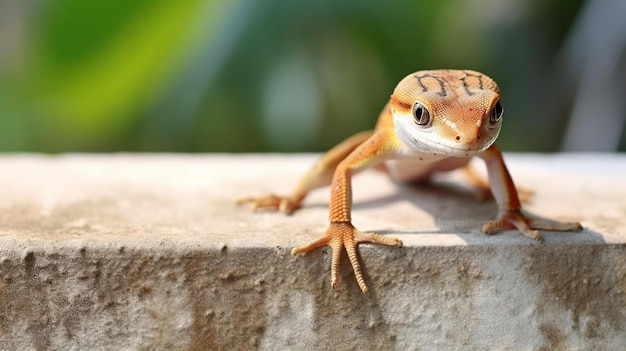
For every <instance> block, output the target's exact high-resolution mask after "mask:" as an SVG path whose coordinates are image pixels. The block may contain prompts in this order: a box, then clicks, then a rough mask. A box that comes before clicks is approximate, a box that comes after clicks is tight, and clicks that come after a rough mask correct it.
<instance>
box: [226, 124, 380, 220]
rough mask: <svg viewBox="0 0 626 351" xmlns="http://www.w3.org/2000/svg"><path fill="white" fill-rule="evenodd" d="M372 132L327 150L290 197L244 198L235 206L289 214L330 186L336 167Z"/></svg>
mask: <svg viewBox="0 0 626 351" xmlns="http://www.w3.org/2000/svg"><path fill="white" fill-rule="evenodd" d="M372 133H373V131H365V132H361V133H358V134H355V135H353V136H351V137H350V138H348V139H346V140H344V141H343V142H341V143H339V144H338V145H336V146H335V147H333V148H332V149H330V150H328V151H327V152H326V153H325V154H324V155H323V156H322V157H321V158H320V159H319V160H318V161H317V162H316V163H315V165H313V167H311V168H310V169H309V170H308V171H307V172H306V173H305V174H304V175H303V176H302V178H300V181H299V182H298V184H297V185H296V187H295V188H294V190H293V191H292V192H291V195H288V196H280V195H274V194H270V195H265V196H260V197H245V198H241V199H238V200H237V204H238V205H240V204H244V203H252V210H253V211H256V210H257V209H270V210H280V211H282V212H284V213H285V214H291V213H293V212H294V211H296V210H297V209H299V208H300V206H301V205H302V201H303V200H304V198H305V197H306V196H307V194H308V193H309V192H311V191H312V190H314V189H317V188H321V187H324V186H327V185H329V184H330V182H331V181H332V179H333V172H334V171H335V168H337V165H338V164H339V163H340V162H341V161H342V160H343V159H345V158H346V157H347V156H348V155H349V154H350V153H351V152H352V151H354V149H356V148H357V147H358V146H359V145H361V144H362V143H363V142H364V141H365V140H367V138H369V137H370V136H371V135H372Z"/></svg>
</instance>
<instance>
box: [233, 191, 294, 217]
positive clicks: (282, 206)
mask: <svg viewBox="0 0 626 351" xmlns="http://www.w3.org/2000/svg"><path fill="white" fill-rule="evenodd" d="M245 203H252V211H257V210H275V211H277V210H279V211H281V212H283V213H285V214H292V213H294V212H295V211H296V210H297V209H299V208H300V205H301V202H300V201H295V200H294V199H292V198H291V197H288V196H277V195H273V194H270V195H265V196H261V197H243V198H240V199H237V201H236V204H237V205H242V204H245Z"/></svg>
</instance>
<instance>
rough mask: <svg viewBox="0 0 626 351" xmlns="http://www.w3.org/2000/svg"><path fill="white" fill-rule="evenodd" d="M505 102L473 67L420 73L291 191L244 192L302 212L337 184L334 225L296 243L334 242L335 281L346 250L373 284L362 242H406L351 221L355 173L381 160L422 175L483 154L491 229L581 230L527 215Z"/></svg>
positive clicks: (396, 174) (393, 169)
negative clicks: (504, 135)
mask: <svg viewBox="0 0 626 351" xmlns="http://www.w3.org/2000/svg"><path fill="white" fill-rule="evenodd" d="M501 115H502V107H501V104H500V90H499V88H498V85H497V84H496V83H495V82H494V81H493V80H492V79H491V78H489V77H487V76H485V75H484V74H482V73H479V72H475V71H468V70H433V71H418V72H415V73H412V74H410V75H408V76H406V77H405V78H404V79H402V80H401V81H400V83H398V86H397V87H396V89H395V90H394V92H393V94H392V96H391V99H390V100H389V103H388V104H387V105H386V106H385V108H384V109H383V111H382V112H381V114H380V116H379V119H378V122H377V124H376V128H375V129H374V130H373V131H366V132H362V133H359V134H356V135H354V136H352V137H350V138H348V139H346V140H345V141H344V142H342V143H340V144H339V145H337V146H335V147H334V148H332V149H331V150H329V151H328V152H327V153H326V154H324V155H323V156H322V157H321V159H320V160H319V161H318V162H317V163H316V164H315V165H314V166H313V167H312V168H311V169H310V170H309V171H308V172H307V173H306V174H305V175H304V176H303V177H302V179H301V180H300V182H299V183H298V185H297V186H296V188H295V189H294V191H293V193H292V194H291V195H290V196H276V195H268V196H265V197H260V198H244V199H240V200H239V201H238V202H239V203H243V202H253V208H254V209H257V208H274V209H280V210H281V211H283V212H285V213H292V212H293V211H295V210H297V209H298V208H299V207H300V205H301V203H302V201H303V200H304V198H305V197H306V195H307V194H308V193H309V192H310V191H311V190H313V189H316V188H319V187H322V186H326V185H330V186H331V196H330V208H329V220H330V226H329V228H328V230H327V231H326V233H325V234H324V235H322V236H321V237H320V238H319V239H318V240H316V241H314V242H312V243H310V244H308V245H304V246H300V247H297V248H294V249H293V251H292V254H297V253H303V252H308V251H310V250H313V249H315V248H317V247H320V246H324V245H329V246H330V247H331V248H332V252H333V254H332V263H331V283H332V285H333V286H336V285H337V283H338V279H337V276H338V269H339V260H340V257H341V252H342V250H343V249H344V248H345V250H346V252H347V253H348V257H349V259H350V262H351V264H352V267H353V270H354V274H355V276H356V280H357V282H358V284H359V287H360V288H361V290H362V291H363V292H367V286H366V284H365V281H364V279H363V275H362V273H361V267H360V265H359V261H358V254H357V249H356V247H357V245H358V244H359V243H361V242H372V243H377V244H382V245H391V246H401V245H402V242H401V241H400V240H399V239H397V238H393V237H385V236H381V235H378V234H375V233H364V232H361V231H359V230H357V229H356V228H354V226H353V225H352V223H351V209H352V186H351V178H352V176H353V175H354V174H355V173H357V172H359V171H361V170H363V169H366V168H369V167H373V166H376V167H377V168H383V169H385V170H387V171H388V173H389V174H390V176H391V177H393V178H394V179H397V180H418V179H421V178H426V177H428V176H429V175H430V174H431V173H432V172H435V171H447V170H452V169H455V168H458V167H462V166H464V165H466V164H467V163H468V162H469V160H470V158H471V157H473V156H478V157H480V158H482V159H483V160H484V161H485V163H486V165H487V173H488V175H489V184H490V188H491V193H492V194H493V197H494V198H495V200H496V202H497V203H498V208H499V213H498V217H497V219H496V220H495V221H492V222H489V223H488V224H486V225H485V226H484V227H483V231H484V232H485V233H486V234H493V233H495V232H498V231H500V230H505V229H517V230H519V231H520V232H521V233H522V234H523V235H525V236H528V237H530V238H533V239H537V240H541V235H540V234H539V232H538V231H537V229H544V230H558V231H570V230H580V229H581V226H580V224H578V223H555V222H550V223H543V222H538V221H535V220H533V219H530V218H527V217H526V216H524V215H523V214H522V213H521V211H520V209H521V205H520V201H519V198H518V194H517V191H516V189H515V185H514V184H513V180H512V179H511V176H510V175H509V172H508V170H507V168H506V166H505V164H504V160H503V158H502V153H501V152H500V150H499V149H498V147H497V146H495V144H493V143H494V141H495V139H496V138H497V136H498V133H499V131H500V126H501V123H502V121H501V118H500V117H501Z"/></svg>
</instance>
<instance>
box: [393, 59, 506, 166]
mask: <svg viewBox="0 0 626 351" xmlns="http://www.w3.org/2000/svg"><path fill="white" fill-rule="evenodd" d="M390 107H391V112H392V115H393V122H394V128H395V131H396V134H397V136H398V138H399V139H400V140H401V141H402V143H403V144H404V145H406V146H408V147H409V149H410V150H412V151H416V152H420V153H426V154H432V155H434V156H454V157H470V156H474V155H476V154H478V153H480V152H483V151H484V150H485V149H487V148H488V147H489V146H491V144H493V143H494V141H495V140H496V138H497V137H498V134H499V133H500V127H501V126H502V113H503V109H502V105H501V103H500V90H499V88H498V85H497V84H496V83H495V82H494V81H493V80H492V79H491V78H489V77H487V76H486V75H484V74H482V73H479V72H475V71H460V70H434V71H419V72H415V73H412V74H410V75H408V76H406V77H405V78H404V79H402V80H401V81H400V83H398V85H397V86H396V89H395V90H394V92H393V95H391V102H390Z"/></svg>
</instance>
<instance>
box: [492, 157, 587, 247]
mask: <svg viewBox="0 0 626 351" xmlns="http://www.w3.org/2000/svg"><path fill="white" fill-rule="evenodd" d="M480 157H481V158H482V159H483V160H484V161H485V163H486V165H487V174H488V175H489V183H490V184H491V192H492V193H493V196H494V198H495V199H496V202H497V203H498V218H497V219H496V220H495V221H490V222H488V223H487V224H485V225H484V227H483V231H484V232H485V234H488V235H491V234H495V233H497V232H499V231H502V230H507V229H517V230H519V231H520V232H521V233H522V234H524V235H525V236H527V237H529V238H532V239H536V240H543V239H542V238H541V234H540V233H539V231H538V230H550V231H578V230H581V229H582V226H581V225H580V223H578V222H573V223H559V222H545V221H538V220H535V219H532V218H528V217H527V216H525V215H524V214H523V213H522V212H521V207H522V206H521V204H520V200H519V198H518V194H517V190H516V189H515V185H514V184H513V179H512V178H511V175H510V174H509V171H508V170H507V168H506V165H505V164H504V159H503V157H502V152H500V149H499V148H498V147H497V146H496V145H491V146H490V147H489V148H488V149H487V150H486V151H484V152H483V153H482V154H480Z"/></svg>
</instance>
